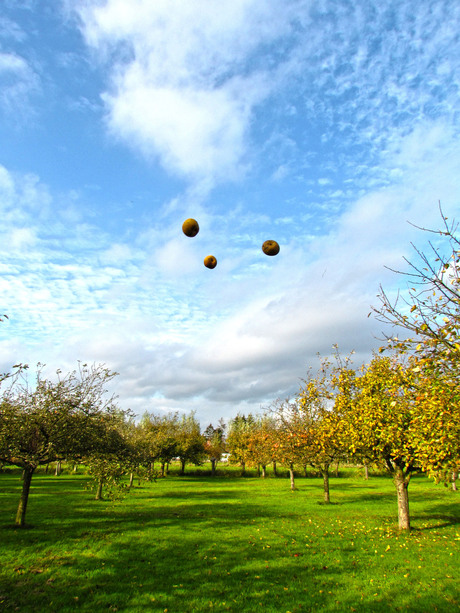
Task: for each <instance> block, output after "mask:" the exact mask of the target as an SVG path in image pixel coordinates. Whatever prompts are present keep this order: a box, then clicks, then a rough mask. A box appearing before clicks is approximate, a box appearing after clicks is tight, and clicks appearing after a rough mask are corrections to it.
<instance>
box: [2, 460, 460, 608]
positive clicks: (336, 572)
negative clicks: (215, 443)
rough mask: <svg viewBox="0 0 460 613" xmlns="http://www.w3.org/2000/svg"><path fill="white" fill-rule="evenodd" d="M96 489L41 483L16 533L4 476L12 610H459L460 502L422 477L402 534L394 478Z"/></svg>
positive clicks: (5, 575) (11, 489)
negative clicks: (94, 493) (327, 491)
mask: <svg viewBox="0 0 460 613" xmlns="http://www.w3.org/2000/svg"><path fill="white" fill-rule="evenodd" d="M85 482H86V477H84V476H82V475H72V474H63V475H61V476H60V477H54V476H51V475H44V474H42V473H40V474H37V475H36V476H34V479H33V481H32V488H31V496H30V501H29V508H28V522H29V523H30V525H32V526H33V527H31V528H28V529H18V528H14V527H12V522H13V519H14V514H15V509H16V505H17V502H18V497H19V492H20V480H19V474H18V473H17V472H11V473H3V474H0V510H1V515H0V610H1V611H20V612H21V613H27V612H41V611H44V612H45V611H46V612H53V611H56V612H58V611H59V612H62V613H65V612H68V611H87V612H91V613H98V612H99V611H132V612H137V611H138V612H162V613H164V612H165V611H167V612H168V613H173V612H175V613H186V612H189V611H235V612H238V613H241V612H244V611H248V612H249V611H251V612H253V611H258V610H259V609H260V611H264V612H266V611H267V612H273V613H275V612H276V613H280V612H282V613H286V612H289V611H290V612H291V613H294V612H297V611H315V612H316V611H320V612H326V611H336V612H343V611H363V612H368V611H413V612H414V613H420V612H425V611H446V612H447V611H449V613H451V612H452V611H456V610H460V597H459V588H458V587H457V585H456V580H457V577H458V569H459V568H460V556H459V545H460V525H459V521H460V517H459V515H460V513H459V502H458V494H457V493H455V492H452V491H450V490H448V489H446V488H443V487H442V486H439V485H435V484H433V483H432V482H430V481H428V480H427V479H425V478H424V477H418V478H415V479H414V480H413V482H412V483H411V485H410V503H411V515H412V524H413V528H414V529H413V531H412V533H411V534H410V535H405V534H403V535H402V534H399V533H398V531H397V517H396V499H395V494H394V486H393V484H392V482H391V480H390V479H388V478H386V477H381V476H380V477H378V476H374V477H372V478H371V479H370V480H369V481H367V482H366V481H364V480H362V478H361V477H358V476H351V475H350V474H349V476H347V477H340V478H332V479H331V496H332V501H333V504H331V505H328V506H326V505H324V504H321V500H322V482H321V480H320V479H313V478H309V479H304V478H302V479H300V478H299V479H298V480H297V486H298V490H297V491H296V492H293V493H291V492H290V491H289V482H288V480H287V479H280V478H278V479H274V478H272V477H271V478H267V479H265V480H262V479H258V478H257V477H249V478H245V479H241V478H237V477H236V476H235V473H232V472H228V473H227V475H225V474H223V473H221V474H220V475H219V476H217V477H215V478H211V477H207V476H204V475H200V474H194V475H191V474H189V475H186V476H185V477H178V476H177V475H175V474H171V475H170V476H169V477H167V478H166V479H161V480H158V481H157V482H156V483H144V484H142V486H140V487H139V486H137V487H135V488H134V489H133V490H132V491H131V493H130V494H129V495H128V496H127V497H126V498H125V499H123V500H122V501H118V502H115V503H112V502H106V501H101V502H97V501H95V500H92V499H91V495H90V493H89V492H87V491H84V489H83V485H84V483H85Z"/></svg>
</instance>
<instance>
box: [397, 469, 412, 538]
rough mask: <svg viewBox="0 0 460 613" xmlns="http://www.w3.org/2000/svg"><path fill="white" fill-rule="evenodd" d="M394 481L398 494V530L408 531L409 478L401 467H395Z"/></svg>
mask: <svg viewBox="0 0 460 613" xmlns="http://www.w3.org/2000/svg"><path fill="white" fill-rule="evenodd" d="M394 482H395V486H396V493H397V496H398V523H399V529H400V530H407V531H410V516H409V491H408V487H409V478H407V477H405V476H404V472H403V470H402V469H401V468H396V470H395V473H394Z"/></svg>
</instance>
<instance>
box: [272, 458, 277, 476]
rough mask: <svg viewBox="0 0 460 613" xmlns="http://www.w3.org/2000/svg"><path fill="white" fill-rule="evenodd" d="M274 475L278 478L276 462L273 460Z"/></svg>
mask: <svg viewBox="0 0 460 613" xmlns="http://www.w3.org/2000/svg"><path fill="white" fill-rule="evenodd" d="M273 474H274V475H275V477H277V476H278V473H277V472H276V460H273Z"/></svg>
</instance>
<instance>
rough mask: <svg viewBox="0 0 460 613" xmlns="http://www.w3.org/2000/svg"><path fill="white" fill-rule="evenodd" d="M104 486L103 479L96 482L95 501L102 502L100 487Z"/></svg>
mask: <svg viewBox="0 0 460 613" xmlns="http://www.w3.org/2000/svg"><path fill="white" fill-rule="evenodd" d="M103 485H104V478H103V477H101V478H100V479H99V481H98V482H97V490H96V500H102V486H103Z"/></svg>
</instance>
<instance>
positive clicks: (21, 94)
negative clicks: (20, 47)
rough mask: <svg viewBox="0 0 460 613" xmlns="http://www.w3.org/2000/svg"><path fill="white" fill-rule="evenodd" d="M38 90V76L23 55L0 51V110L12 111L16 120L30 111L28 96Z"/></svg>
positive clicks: (9, 112)
mask: <svg viewBox="0 0 460 613" xmlns="http://www.w3.org/2000/svg"><path fill="white" fill-rule="evenodd" d="M39 90H40V80H39V77H38V75H37V73H36V72H35V71H34V70H33V68H32V67H31V66H30V65H29V63H28V62H27V61H26V60H25V59H24V58H23V57H21V56H19V55H17V54H15V53H2V52H0V110H2V111H3V112H5V113H8V114H11V113H14V115H15V117H16V121H18V119H19V117H20V116H21V115H22V114H24V113H25V112H30V110H31V107H30V102H29V100H30V96H31V95H32V94H35V93H37V92H38V91H39Z"/></svg>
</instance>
